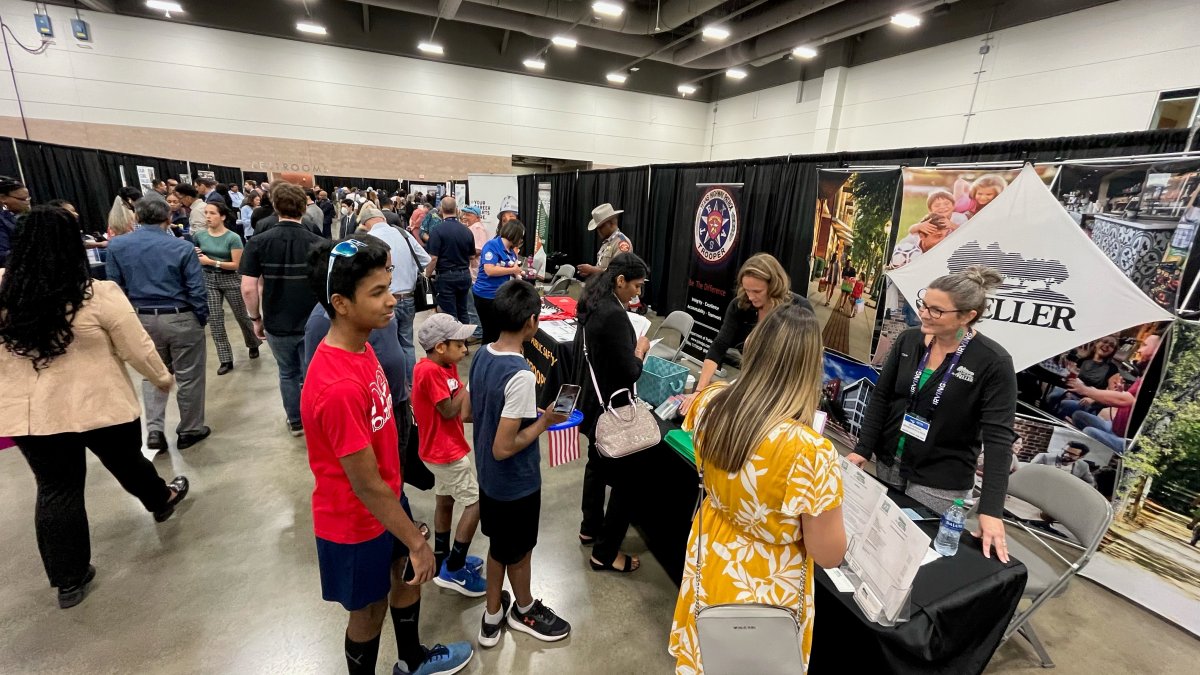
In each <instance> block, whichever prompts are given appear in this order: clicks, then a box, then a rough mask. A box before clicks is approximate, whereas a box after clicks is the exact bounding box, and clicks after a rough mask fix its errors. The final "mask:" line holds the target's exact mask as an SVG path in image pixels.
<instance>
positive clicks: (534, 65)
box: [525, 58, 546, 70]
mask: <svg viewBox="0 0 1200 675" xmlns="http://www.w3.org/2000/svg"><path fill="white" fill-rule="evenodd" d="M525 67H526V68H529V69H530V70H545V69H546V62H545V61H543V60H541V59H539V58H532V59H525Z"/></svg>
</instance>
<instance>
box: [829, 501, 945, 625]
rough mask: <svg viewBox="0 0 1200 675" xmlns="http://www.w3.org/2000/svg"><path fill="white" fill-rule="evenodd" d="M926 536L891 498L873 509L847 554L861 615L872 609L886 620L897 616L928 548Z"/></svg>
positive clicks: (928, 540)
mask: <svg viewBox="0 0 1200 675" xmlns="http://www.w3.org/2000/svg"><path fill="white" fill-rule="evenodd" d="M929 543H930V539H929V535H927V534H925V533H924V532H922V531H921V528H919V527H917V524H916V523H914V522H913V521H911V520H909V518H908V516H906V515H904V513H903V512H902V511H901V510H900V507H898V506H897V505H896V503H895V502H893V501H892V500H891V499H886V498H885V499H884V501H883V502H882V503H881V504H880V505H879V507H878V508H877V509H876V510H875V515H874V516H873V517H872V518H871V520H870V522H869V524H868V526H867V528H866V530H865V531H864V532H863V533H862V534H861V535H860V536H859V537H856V538H855V540H854V543H853V545H852V547H851V550H850V551H849V552H848V553H847V556H846V557H847V560H848V562H849V563H850V569H851V570H853V572H854V573H855V574H856V575H857V576H858V577H859V579H861V580H862V585H863V586H867V587H868V588H867V589H866V590H863V589H862V588H860V589H859V591H860V592H859V593H856V594H855V595H856V597H859V595H860V594H861V596H862V599H863V600H864V601H866V604H865V605H861V606H862V608H863V610H864V612H867V613H868V614H869V613H870V612H869V611H868V608H870V609H875V608H876V607H878V608H879V610H880V611H881V612H882V614H883V616H884V617H886V618H887V619H889V620H893V619H895V617H896V616H897V615H898V614H899V612H900V609H901V605H902V604H903V603H904V602H905V601H906V599H907V597H908V592H909V590H911V588H912V582H913V579H914V578H915V577H916V575H917V570H918V569H919V568H920V566H921V562H922V560H924V558H925V552H926V551H927V550H928V549H929Z"/></svg>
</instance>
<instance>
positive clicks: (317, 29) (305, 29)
mask: <svg viewBox="0 0 1200 675" xmlns="http://www.w3.org/2000/svg"><path fill="white" fill-rule="evenodd" d="M296 30H298V31H300V32H301V33H312V34H313V35H325V34H326V31H325V26H319V25H317V24H315V23H309V22H307V21H297V22H296Z"/></svg>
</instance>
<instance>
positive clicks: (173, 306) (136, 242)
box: [105, 197, 212, 452]
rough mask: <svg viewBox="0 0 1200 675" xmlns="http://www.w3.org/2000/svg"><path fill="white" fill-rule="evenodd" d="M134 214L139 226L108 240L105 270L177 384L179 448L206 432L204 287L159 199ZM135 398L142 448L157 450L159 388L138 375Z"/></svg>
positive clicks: (160, 437)
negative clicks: (140, 404) (141, 415)
mask: <svg viewBox="0 0 1200 675" xmlns="http://www.w3.org/2000/svg"><path fill="white" fill-rule="evenodd" d="M134 213H135V214H136V215H137V221H138V223H140V224H139V225H138V228H137V229H136V230H134V231H133V232H130V233H129V234H127V235H124V236H121V237H114V238H113V239H112V241H111V242H109V244H108V258H107V261H106V263H105V265H106V270H105V271H106V272H107V274H108V279H109V280H110V281H115V282H117V284H118V285H120V287H121V289H122V290H124V291H125V294H126V295H128V296H129V302H130V303H131V304H132V305H133V307H134V309H136V310H137V313H138V319H139V320H141V322H142V326H143V327H144V328H145V329H146V332H147V333H149V334H150V339H151V340H153V341H154V346H155V347H156V348H157V349H158V355H159V356H161V357H162V360H163V363H166V364H167V365H168V366H170V368H171V372H173V373H175V381H176V382H178V383H179V396H178V403H179V426H178V427H177V429H176V431H177V433H178V434H179V438H178V443H177V447H178V448H179V449H180V450H183V449H186V448H190V447H191V446H193V445H195V444H196V443H199V442H200V441H202V440H204V439H205V438H208V435H209V434H210V433H211V432H212V430H211V429H209V428H208V427H206V426H204V372H205V358H206V349H205V344H204V325H205V324H206V323H208V291H206V290H205V287H204V272H203V270H202V269H201V268H200V259H199V258H198V257H197V256H196V250H195V248H194V247H193V246H192V245H191V244H190V243H188V242H187V241H184V240H183V239H178V238H176V237H175V236H174V235H172V234H171V230H170V227H171V212H170V207H168V206H167V203H166V202H165V201H163V200H162V199H153V198H146V197H143V198H142V199H139V200H138V202H137V204H135V205H134ZM142 400H143V401H144V402H145V404H146V432H147V433H146V447H148V448H150V449H152V450H157V451H158V452H164V451H166V449H167V437H166V435H165V434H164V432H163V429H164V427H165V418H166V415H167V392H164V391H162V390H160V389H159V388H158V387H156V386H154V384H153V383H151V382H150V381H149V380H143V381H142Z"/></svg>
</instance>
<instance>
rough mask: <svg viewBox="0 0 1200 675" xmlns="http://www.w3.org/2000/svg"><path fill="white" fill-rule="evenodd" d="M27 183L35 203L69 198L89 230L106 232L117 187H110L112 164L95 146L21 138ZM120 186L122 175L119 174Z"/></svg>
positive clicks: (20, 150)
mask: <svg viewBox="0 0 1200 675" xmlns="http://www.w3.org/2000/svg"><path fill="white" fill-rule="evenodd" d="M17 155H18V156H19V157H20V158H21V168H22V169H23V170H24V172H25V185H26V187H28V188H29V194H30V196H32V197H33V203H34V204H45V203H46V202H48V201H50V200H52V199H66V200H67V201H69V202H71V203H72V204H74V205H75V208H76V210H78V211H79V219H80V223H81V224H82V225H83V229H84V230H85V231H87V232H103V231H104V229H105V227H106V222H105V219H106V218H107V216H108V210H109V208H110V207H111V206H112V200H113V197H115V196H116V189H115V188H113V189H110V185H111V178H110V177H109V175H108V168H107V167H106V165H105V163H104V162H103V161H102V160H101V159H100V153H99V152H97V151H95V150H85V149H83V148H72V147H67V146H63V145H51V144H49V143H37V142H34V141H20V140H19V141H17ZM116 180H117V186H118V187H119V186H120V184H121V183H120V180H121V179H120V176H117V179H116Z"/></svg>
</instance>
